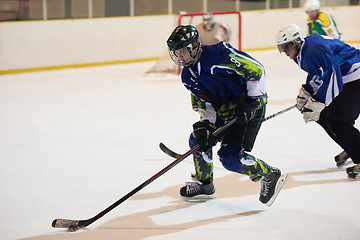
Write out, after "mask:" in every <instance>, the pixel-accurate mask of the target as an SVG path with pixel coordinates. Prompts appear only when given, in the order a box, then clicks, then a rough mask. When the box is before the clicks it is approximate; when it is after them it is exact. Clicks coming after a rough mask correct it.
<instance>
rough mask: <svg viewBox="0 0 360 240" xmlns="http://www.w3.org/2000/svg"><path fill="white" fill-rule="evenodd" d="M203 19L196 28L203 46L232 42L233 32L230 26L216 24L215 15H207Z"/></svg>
mask: <svg viewBox="0 0 360 240" xmlns="http://www.w3.org/2000/svg"><path fill="white" fill-rule="evenodd" d="M202 19H203V22H202V23H200V24H199V25H197V26H196V29H197V30H198V33H199V38H200V41H201V44H202V45H214V44H217V43H219V42H221V41H225V42H229V41H230V36H231V31H230V27H229V26H228V25H226V24H220V23H217V22H215V21H214V15H213V14H211V13H205V14H204V15H203V18H202Z"/></svg>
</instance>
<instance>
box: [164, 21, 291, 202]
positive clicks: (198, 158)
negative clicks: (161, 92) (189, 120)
mask: <svg viewBox="0 0 360 240" xmlns="http://www.w3.org/2000/svg"><path fill="white" fill-rule="evenodd" d="M167 45H168V47H169V54H170V57H171V59H172V60H173V61H174V63H175V64H177V65H180V66H183V67H184V69H183V71H182V75H181V78H182V82H183V84H184V86H185V87H186V88H187V89H188V90H189V91H190V93H191V100H192V106H193V109H194V110H195V111H197V112H198V113H199V114H200V121H198V122H196V123H194V125H193V132H192V134H191V135H190V139H189V145H190V147H194V146H195V145H196V144H199V146H200V150H199V151H196V152H195V153H194V154H193V160H194V165H195V174H194V175H192V177H193V179H194V181H193V182H189V183H187V184H186V186H184V187H182V188H181V189H180V195H181V196H182V197H184V198H187V199H197V198H213V197H215V195H214V193H215V188H214V184H213V162H212V160H213V158H212V147H213V146H214V145H215V144H216V143H217V141H220V142H221V147H220V150H219V151H218V155H219V158H220V161H221V163H222V165H223V166H224V167H225V168H226V169H227V170H229V171H233V172H236V173H241V174H245V175H248V176H250V178H251V179H252V180H253V181H257V180H260V181H261V185H262V186H261V192H260V198H259V200H260V201H261V202H262V203H264V204H267V205H268V206H270V205H271V203H272V202H273V201H274V199H275V198H276V196H277V194H278V191H280V189H281V186H282V184H283V183H284V182H285V180H286V175H281V171H280V170H279V169H278V168H275V167H271V166H269V165H268V164H267V163H265V162H264V161H262V160H260V159H258V158H256V157H254V156H252V155H250V154H249V152H250V151H251V150H252V148H253V145H254V142H255V138H256V136H257V133H258V131H259V128H260V125H261V122H262V121H263V119H264V115H265V107H266V102H267V95H266V92H265V70H264V68H263V66H262V65H261V64H260V63H259V62H258V61H256V60H255V59H253V58H252V57H251V56H249V55H248V54H246V53H244V52H241V51H238V50H236V49H234V48H233V47H232V46H231V45H230V44H229V43H226V42H220V43H218V44H216V45H211V46H202V45H201V42H200V40H199V34H198V31H197V29H196V28H195V27H194V26H191V25H187V26H184V25H181V26H178V27H177V28H175V30H174V31H173V32H172V34H171V35H170V37H169V39H168V40H167ZM234 117H237V118H238V121H237V122H236V123H234V125H232V126H230V128H229V129H227V130H226V131H225V133H224V134H223V135H222V137H221V138H219V139H214V137H213V136H212V133H213V132H214V130H215V129H216V128H217V127H219V126H221V125H223V124H224V123H225V122H226V121H228V120H231V119H233V118H234ZM276 189H277V190H276Z"/></svg>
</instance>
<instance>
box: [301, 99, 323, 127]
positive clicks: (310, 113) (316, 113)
mask: <svg viewBox="0 0 360 240" xmlns="http://www.w3.org/2000/svg"><path fill="white" fill-rule="evenodd" d="M324 108H325V104H324V103H322V102H317V101H316V100H315V99H313V98H312V97H311V98H309V100H308V101H307V102H306V104H305V105H304V107H303V109H302V111H301V113H302V114H303V118H304V120H305V122H306V123H308V122H311V121H317V120H319V118H320V113H321V111H322V110H323V109H324Z"/></svg>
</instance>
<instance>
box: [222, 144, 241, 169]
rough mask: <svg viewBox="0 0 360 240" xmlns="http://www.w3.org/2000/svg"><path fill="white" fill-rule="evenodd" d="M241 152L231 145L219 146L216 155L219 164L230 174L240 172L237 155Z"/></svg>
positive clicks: (239, 148) (238, 148)
mask: <svg viewBox="0 0 360 240" xmlns="http://www.w3.org/2000/svg"><path fill="white" fill-rule="evenodd" d="M240 152H241V147H237V146H233V145H223V146H221V148H220V150H219V152H218V154H219V159H220V161H221V164H222V165H223V166H224V168H225V169H227V170H229V171H232V172H240V169H241V165H242V163H241V162H240V159H239V153H240Z"/></svg>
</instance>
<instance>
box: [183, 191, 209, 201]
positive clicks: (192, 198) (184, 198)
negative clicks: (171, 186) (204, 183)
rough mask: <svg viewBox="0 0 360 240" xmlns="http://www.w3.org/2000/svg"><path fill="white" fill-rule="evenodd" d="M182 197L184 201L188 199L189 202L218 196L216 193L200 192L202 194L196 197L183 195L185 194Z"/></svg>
mask: <svg viewBox="0 0 360 240" xmlns="http://www.w3.org/2000/svg"><path fill="white" fill-rule="evenodd" d="M181 198H182V199H183V200H184V201H187V202H205V201H207V200H211V199H214V198H216V195H215V193H214V194H211V195H207V194H200V195H196V196H194V197H183V196H181Z"/></svg>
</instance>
